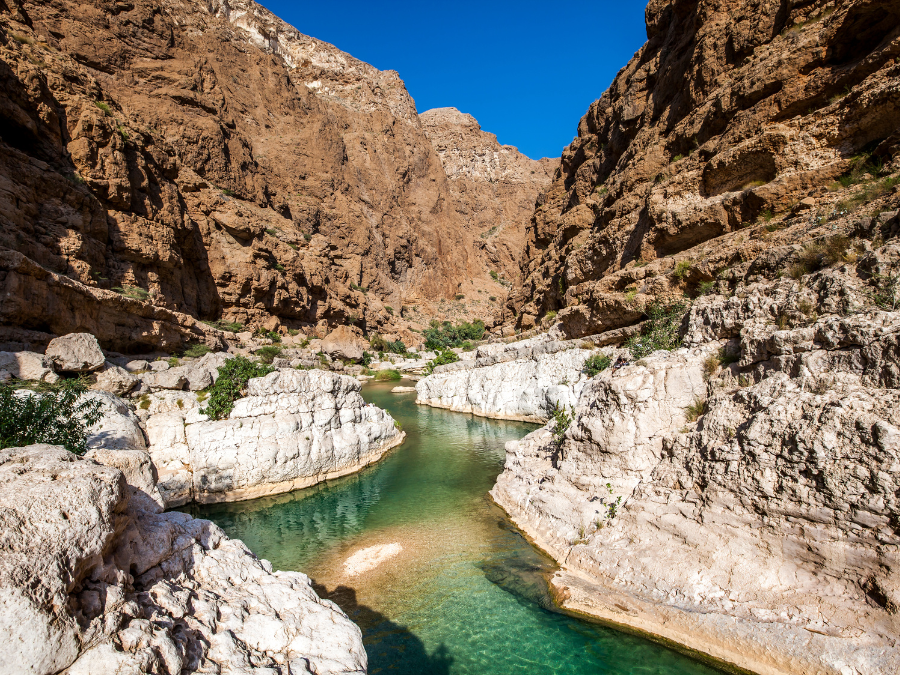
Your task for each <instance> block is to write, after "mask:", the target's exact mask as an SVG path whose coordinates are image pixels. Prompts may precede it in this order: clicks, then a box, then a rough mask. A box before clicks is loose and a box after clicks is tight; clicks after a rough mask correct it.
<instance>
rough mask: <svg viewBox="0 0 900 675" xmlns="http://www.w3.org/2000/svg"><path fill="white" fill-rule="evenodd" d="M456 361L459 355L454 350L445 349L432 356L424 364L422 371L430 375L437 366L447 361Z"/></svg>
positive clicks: (445, 363)
mask: <svg viewBox="0 0 900 675" xmlns="http://www.w3.org/2000/svg"><path fill="white" fill-rule="evenodd" d="M457 361H459V355H458V354H457V353H456V352H453V351H450V350H449V349H445V350H444V351H443V352H441V353H440V354H438V355H437V357H435V358H433V359H432V360H431V361H429V362H428V363H427V364H425V368H424V371H423V372H424V373H425V374H426V375H431V374H432V373H433V372H434V369H435V368H436V367H437V366H445V365H447V364H448V363H456V362H457Z"/></svg>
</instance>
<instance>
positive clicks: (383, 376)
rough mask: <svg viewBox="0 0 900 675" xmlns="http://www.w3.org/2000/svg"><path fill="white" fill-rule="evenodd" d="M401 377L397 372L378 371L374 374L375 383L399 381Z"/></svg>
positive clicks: (392, 370) (391, 370)
mask: <svg viewBox="0 0 900 675" xmlns="http://www.w3.org/2000/svg"><path fill="white" fill-rule="evenodd" d="M402 377H403V376H402V375H401V374H400V371H399V370H394V369H390V370H379V371H378V372H376V373H375V381H376V382H389V381H390V380H399V379H401V378H402Z"/></svg>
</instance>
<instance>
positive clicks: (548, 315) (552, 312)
mask: <svg viewBox="0 0 900 675" xmlns="http://www.w3.org/2000/svg"><path fill="white" fill-rule="evenodd" d="M555 318H556V310H550V311H549V312H547V313H546V314H545V315H544V321H548V322H549V321H553V319H555Z"/></svg>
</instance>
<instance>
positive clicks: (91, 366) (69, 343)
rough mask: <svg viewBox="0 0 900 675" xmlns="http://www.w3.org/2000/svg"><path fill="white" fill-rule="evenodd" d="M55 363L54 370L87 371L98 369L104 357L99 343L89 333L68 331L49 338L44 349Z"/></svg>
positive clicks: (104, 361)
mask: <svg viewBox="0 0 900 675" xmlns="http://www.w3.org/2000/svg"><path fill="white" fill-rule="evenodd" d="M45 354H46V356H47V358H49V359H50V360H51V361H53V363H54V364H55V365H56V370H59V371H63V372H72V373H89V372H92V371H94V370H100V369H101V368H102V367H103V364H104V363H106V357H105V356H103V351H102V350H101V349H100V343H98V342H97V338H95V337H94V336H93V335H91V334H90V333H69V334H68V335H63V336H62V337H58V338H54V339H53V340H50V343H49V344H48V345H47V350H46V351H45Z"/></svg>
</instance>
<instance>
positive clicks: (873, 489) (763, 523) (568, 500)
mask: <svg viewBox="0 0 900 675" xmlns="http://www.w3.org/2000/svg"><path fill="white" fill-rule="evenodd" d="M883 215H884V216H886V217H883V218H882V219H881V221H880V223H878V224H877V225H876V226H875V227H874V232H875V234H874V236H872V235H871V234H870V236H872V238H871V240H870V239H866V238H860V239H859V240H858V241H857V243H856V249H855V250H853V251H848V250H846V249H843V250H844V258H843V259H841V260H836V261H835V262H832V263H830V264H828V263H827V262H826V263H825V265H824V266H823V268H822V269H819V270H817V271H815V272H809V270H808V269H807V270H806V272H807V273H806V274H802V275H801V274H799V273H798V274H796V275H795V278H791V276H787V275H786V276H784V277H782V278H768V279H767V278H765V276H763V273H764V271H765V269H766V268H765V267H764V265H763V261H761V260H757V261H756V267H755V268H753V269H751V271H749V272H748V273H747V274H746V275H745V276H744V277H743V278H742V279H741V280H740V281H738V282H737V283H736V284H735V285H734V286H733V287H732V288H731V289H729V290H728V291H727V292H724V293H722V294H719V293H715V292H714V293H712V294H710V295H707V296H704V297H702V298H700V299H698V300H697V301H696V302H695V303H694V304H693V306H692V307H691V308H690V310H689V311H688V313H687V314H686V316H685V319H684V321H683V323H682V324H681V326H680V336H681V340H682V344H683V345H684V346H683V347H682V348H680V349H676V350H674V351H665V350H659V351H654V352H653V353H651V354H649V355H646V356H644V357H643V358H640V359H637V360H631V362H630V363H627V364H624V365H622V367H620V368H610V369H607V370H604V371H603V372H601V373H600V374H599V375H597V376H596V377H594V378H593V379H591V380H590V381H589V382H587V383H586V384H585V385H584V386H583V389H582V391H581V395H580V398H579V400H578V404H577V406H576V408H575V413H576V414H575V418H574V420H573V421H572V423H571V425H570V426H568V428H564V429H561V428H559V427H558V426H556V425H555V424H551V425H548V426H547V427H544V428H543V429H540V430H538V431H535V432H533V433H532V434H530V435H529V436H527V437H526V438H524V439H523V440H522V441H519V442H512V443H509V444H508V445H507V460H506V466H505V468H504V471H503V473H502V474H501V476H500V477H499V478H498V481H497V484H496V485H495V487H494V488H493V490H492V493H491V494H492V495H493V496H494V498H495V499H496V500H497V502H498V503H499V504H500V505H502V506H503V507H504V508H505V509H506V510H507V511H508V513H509V514H510V515H511V517H512V518H513V520H514V521H515V522H516V523H517V524H518V525H519V526H520V527H521V528H522V529H523V530H525V532H526V533H528V534H529V535H530V536H531V537H532V538H533V539H534V540H535V541H536V542H537V543H538V544H539V545H540V546H541V547H543V548H544V549H545V550H547V551H548V552H549V553H551V555H553V557H554V558H555V559H556V560H557V561H558V562H559V563H560V565H561V569H560V572H559V573H558V574H557V575H556V576H555V577H554V579H553V582H552V586H553V588H554V590H555V593H556V597H557V599H558V601H559V602H560V604H562V606H564V607H566V608H568V609H571V610H575V611H579V612H585V613H588V614H592V615H595V616H599V617H602V618H604V619H607V620H610V621H613V622H616V623H619V624H624V625H628V626H631V627H634V628H637V629H640V630H644V631H648V632H650V633H653V634H656V635H661V636H663V637H666V638H668V639H671V640H674V641H675V642H678V643H681V644H684V645H687V646H688V647H691V648H693V649H697V650H699V651H702V652H705V653H707V654H710V655H712V656H715V657H717V658H719V659H722V660H725V661H728V662H730V663H732V664H734V665H736V666H738V667H740V668H745V669H749V670H750V671H752V672H756V673H764V674H766V675H768V674H787V673H791V674H794V673H810V674H811V673H826V674H828V675H832V674H833V675H838V674H840V675H863V674H876V673H878V674H881V673H883V674H885V675H887V673H894V672H897V670H898V668H900V651H898V649H897V635H898V634H900V625H898V614H897V608H898V606H900V604H898V603H900V553H898V552H900V536H898V527H897V523H898V518H900V504H898V501H897V494H898V476H900V471H898V467H900V463H898V462H900V417H898V410H900V408H898V404H900V398H898V396H900V378H898V373H900V367H898V366H900V343H898V338H900V312H898V309H900V272H898V269H900V248H898V245H897V239H896V237H897V235H898V234H900V216H898V213H897V211H893V212H891V213H889V214H883ZM871 225H872V223H871V220H870V219H868V218H866V219H863V220H861V221H860V222H859V227H860V229H861V230H862V231H868V232H870V233H871V232H872V229H870V226H871ZM883 237H884V238H888V241H887V243H883ZM818 243H819V245H822V244H823V243H828V244H829V245H832V246H834V245H836V244H839V246H838V248H840V247H846V246H847V243H848V240H846V239H844V238H843V237H840V236H838V237H836V238H832V239H830V240H826V241H825V242H821V241H820V242H818ZM794 254H795V253H794V248H793V247H790V246H786V247H780V248H776V249H773V250H770V253H769V256H767V258H766V262H767V263H769V264H770V265H771V267H770V269H773V270H774V269H781V268H783V266H784V263H785V262H786V261H787V260H790V259H791V258H792V256H794ZM801 271H802V270H801ZM771 276H772V277H774V276H775V275H774V274H772V275H771ZM675 329H676V330H677V329H678V325H676V326H675ZM645 335H646V337H645V338H643V339H652V337H653V335H652V334H647V333H645ZM638 346H639V345H638Z"/></svg>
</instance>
